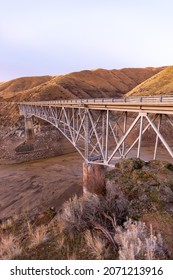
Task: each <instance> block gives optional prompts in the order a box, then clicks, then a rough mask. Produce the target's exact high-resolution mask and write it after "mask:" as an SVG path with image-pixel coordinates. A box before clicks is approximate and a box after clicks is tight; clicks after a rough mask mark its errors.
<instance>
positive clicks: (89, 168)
mask: <svg viewBox="0 0 173 280" xmlns="http://www.w3.org/2000/svg"><path fill="white" fill-rule="evenodd" d="M83 192H84V193H87V192H90V193H94V194H97V195H104V194H105V193H106V187H105V167H104V166H103V165H97V164H92V163H86V162H84V163H83Z"/></svg>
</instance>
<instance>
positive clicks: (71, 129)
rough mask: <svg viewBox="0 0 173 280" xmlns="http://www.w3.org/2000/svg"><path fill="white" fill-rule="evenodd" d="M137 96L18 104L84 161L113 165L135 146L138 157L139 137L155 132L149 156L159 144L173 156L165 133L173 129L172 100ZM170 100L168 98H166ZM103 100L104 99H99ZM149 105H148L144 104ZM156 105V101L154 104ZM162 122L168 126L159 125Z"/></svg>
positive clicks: (21, 109) (139, 155) (139, 149)
mask: <svg viewBox="0 0 173 280" xmlns="http://www.w3.org/2000/svg"><path fill="white" fill-rule="evenodd" d="M159 100H160V103H158V99H157V100H156V99H154V100H153V99H151V100H150V102H149V98H146V99H143V101H142V99H141V98H140V102H139V99H137V101H135V100H134V99H133V100H132V101H130V100H125V101H124V102H122V101H119V100H118V101H117V102H115V99H114V100H113V101H112V103H111V102H110V100H107V102H106V101H105V100H102V101H100V100H96V99H95V100H94V101H91V100H88V101H86V100H80V101H79V100H78V101H75V102H74V101H72V102H69V101H68V100H66V101H62V100H61V101H47V102H46V101H44V102H25V103H20V104H19V108H20V114H21V115H24V116H25V117H26V118H27V117H31V116H35V117H38V118H41V119H43V120H46V121H47V122H49V123H51V124H52V125H54V126H55V127H56V128H57V129H59V131H60V132H61V133H62V134H63V135H64V136H65V137H66V138H67V139H68V140H69V141H70V142H71V144H72V145H73V146H74V147H75V148H76V149H77V151H78V152H79V153H80V154H81V156H82V157H83V158H84V160H85V161H86V162H92V163H95V164H102V165H109V166H112V165H114V163H115V161H116V160H119V159H122V158H126V157H127V156H129V155H130V154H131V152H132V150H134V148H136V157H141V149H142V145H143V136H144V134H145V133H147V134H148V135H149V134H151V133H152V137H154V135H155V143H154V144H153V159H156V156H157V154H158V147H159V145H160V143H161V144H162V146H163V147H165V150H167V152H168V154H169V155H170V156H171V157H172V158H173V150H172V146H171V143H169V142H170V141H169V137H167V136H169V135H168V134H169V132H170V131H168V132H167V133H164V132H165V129H166V128H169V129H170V127H171V128H173V120H172V119H171V116H172V114H173V99H171V100H172V103H171V101H170V102H169V104H168V100H165V102H164V98H160V97H159ZM169 100H170V99H169ZM103 101H104V102H103ZM148 104H149V105H148ZM157 104H159V105H158V106H157ZM163 118H164V124H165V123H166V124H168V123H169V126H168V127H167V126H164V129H163V126H162V123H163Z"/></svg>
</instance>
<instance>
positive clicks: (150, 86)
mask: <svg viewBox="0 0 173 280" xmlns="http://www.w3.org/2000/svg"><path fill="white" fill-rule="evenodd" d="M172 94H173V66H169V67H166V68H165V69H164V70H162V71H161V72H159V73H157V74H156V75H154V76H152V77H151V78H149V79H148V80H146V81H144V82H143V83H141V84H140V85H138V86H136V87H135V88H134V89H132V90H131V91H130V92H128V93H127V96H146V95H147V96H152V95H172Z"/></svg>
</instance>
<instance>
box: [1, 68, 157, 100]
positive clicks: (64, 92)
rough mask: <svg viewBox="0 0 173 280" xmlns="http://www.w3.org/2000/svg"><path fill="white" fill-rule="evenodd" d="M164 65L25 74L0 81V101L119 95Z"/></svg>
mask: <svg viewBox="0 0 173 280" xmlns="http://www.w3.org/2000/svg"><path fill="white" fill-rule="evenodd" d="M161 70H162V68H161V67H159V68H152V67H148V68H125V69H121V70H105V69H96V70H93V71H90V70H85V71H80V72H74V73H70V74H67V75H61V76H54V77H52V76H43V77H24V78H18V79H14V80H11V81H8V82H4V83H0V99H1V101H3V100H5V101H23V100H50V99H66V98H90V97H92V98H93V97H95V98H97V97H116V96H120V95H121V94H124V93H126V92H128V91H129V90H131V89H132V88H134V87H135V86H136V85H138V84H140V83H141V82H143V81H144V80H146V79H148V78H150V77H151V76H153V75H155V74H156V73H158V72H159V71H161Z"/></svg>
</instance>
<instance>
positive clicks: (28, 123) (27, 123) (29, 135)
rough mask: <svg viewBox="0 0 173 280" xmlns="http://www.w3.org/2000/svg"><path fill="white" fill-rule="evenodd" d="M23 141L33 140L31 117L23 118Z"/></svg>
mask: <svg viewBox="0 0 173 280" xmlns="http://www.w3.org/2000/svg"><path fill="white" fill-rule="evenodd" d="M25 139H26V142H30V141H32V140H34V129H33V120H32V117H25Z"/></svg>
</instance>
